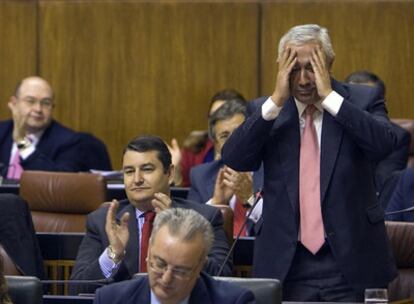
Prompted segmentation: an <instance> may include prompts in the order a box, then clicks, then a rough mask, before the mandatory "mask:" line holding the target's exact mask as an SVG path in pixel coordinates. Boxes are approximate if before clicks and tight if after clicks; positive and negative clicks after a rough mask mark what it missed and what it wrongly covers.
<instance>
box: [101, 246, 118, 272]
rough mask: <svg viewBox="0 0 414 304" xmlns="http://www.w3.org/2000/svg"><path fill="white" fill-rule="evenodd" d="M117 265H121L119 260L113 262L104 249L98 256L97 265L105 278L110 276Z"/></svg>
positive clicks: (116, 268)
mask: <svg viewBox="0 0 414 304" xmlns="http://www.w3.org/2000/svg"><path fill="white" fill-rule="evenodd" d="M119 265H121V261H120V262H118V263H117V264H115V263H114V262H113V261H112V260H111V259H110V258H109V257H108V255H107V253H106V249H105V250H104V252H102V254H101V256H100V257H99V267H100V268H101V271H102V273H103V275H104V276H105V278H109V277H111V275H112V273H113V272H115V271H116V270H118V268H119Z"/></svg>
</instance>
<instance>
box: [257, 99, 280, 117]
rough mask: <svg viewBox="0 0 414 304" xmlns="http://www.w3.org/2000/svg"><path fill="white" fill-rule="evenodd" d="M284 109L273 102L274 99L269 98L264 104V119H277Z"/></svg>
mask: <svg viewBox="0 0 414 304" xmlns="http://www.w3.org/2000/svg"><path fill="white" fill-rule="evenodd" d="M282 108H283V107H278V106H277V105H276V104H275V103H274V102H273V100H272V98H270V97H269V98H268V99H267V100H266V101H265V102H264V104H263V105H262V117H263V119H264V120H272V119H275V118H276V117H277V116H278V115H279V113H280V111H281V110H282Z"/></svg>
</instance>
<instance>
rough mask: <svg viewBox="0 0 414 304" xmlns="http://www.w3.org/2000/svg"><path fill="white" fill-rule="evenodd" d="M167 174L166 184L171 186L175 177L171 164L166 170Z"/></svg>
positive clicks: (173, 167)
mask: <svg viewBox="0 0 414 304" xmlns="http://www.w3.org/2000/svg"><path fill="white" fill-rule="evenodd" d="M167 174H168V184H169V185H172V184H173V182H174V177H175V166H174V165H173V164H171V165H170V167H169V168H168V171H167Z"/></svg>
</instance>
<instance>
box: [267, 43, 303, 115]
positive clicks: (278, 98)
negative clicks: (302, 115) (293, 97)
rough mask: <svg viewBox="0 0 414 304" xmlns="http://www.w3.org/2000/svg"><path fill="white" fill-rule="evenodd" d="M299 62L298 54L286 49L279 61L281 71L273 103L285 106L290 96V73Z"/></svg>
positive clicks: (273, 95)
mask: <svg viewBox="0 0 414 304" xmlns="http://www.w3.org/2000/svg"><path fill="white" fill-rule="evenodd" d="M296 61H297V58H296V52H295V51H294V50H292V48H290V47H286V48H285V49H284V51H283V53H282V56H281V58H280V60H279V71H278V73H277V77H276V85H275V90H274V92H273V94H272V97H271V99H272V101H273V102H274V103H275V104H276V105H277V106H278V107H281V106H283V104H284V102H285V101H286V100H287V99H288V97H289V95H290V85H289V78H290V73H291V72H292V69H293V67H294V65H295V63H296Z"/></svg>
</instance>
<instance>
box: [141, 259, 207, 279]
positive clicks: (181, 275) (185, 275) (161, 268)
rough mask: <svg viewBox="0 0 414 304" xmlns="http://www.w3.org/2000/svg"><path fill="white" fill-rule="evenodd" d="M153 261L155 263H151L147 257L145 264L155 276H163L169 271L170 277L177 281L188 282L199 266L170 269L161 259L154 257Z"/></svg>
mask: <svg viewBox="0 0 414 304" xmlns="http://www.w3.org/2000/svg"><path fill="white" fill-rule="evenodd" d="M154 260H155V261H153V260H152V259H151V258H150V257H149V256H148V257H147V262H148V264H149V267H150V268H151V269H152V271H153V272H155V273H156V274H157V275H163V274H164V273H165V272H166V271H167V270H168V269H170V271H171V275H172V276H173V277H174V278H175V279H177V280H188V279H189V278H190V277H191V275H192V274H193V272H194V271H195V269H196V268H197V266H198V265H199V264H197V265H195V266H194V267H192V268H184V267H170V266H169V265H168V264H167V262H165V261H164V260H163V259H160V258H157V257H156V258H154Z"/></svg>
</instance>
